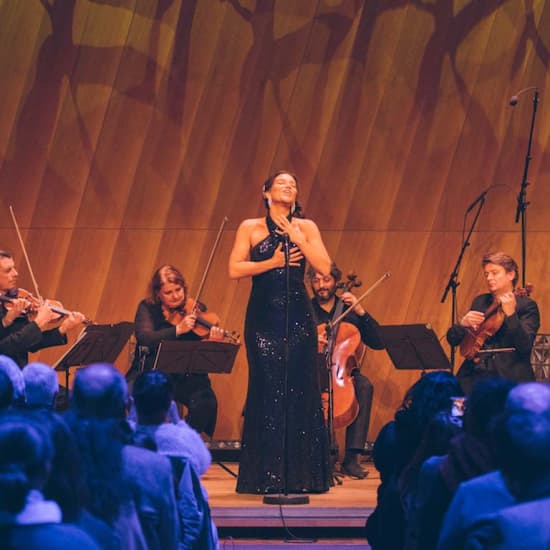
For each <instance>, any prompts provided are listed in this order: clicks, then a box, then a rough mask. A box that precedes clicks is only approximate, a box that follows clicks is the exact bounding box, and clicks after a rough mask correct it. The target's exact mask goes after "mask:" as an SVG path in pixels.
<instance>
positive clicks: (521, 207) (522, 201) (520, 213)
mask: <svg viewBox="0 0 550 550" xmlns="http://www.w3.org/2000/svg"><path fill="white" fill-rule="evenodd" d="M518 95H519V94H518ZM538 103H539V91H538V90H535V95H534V97H533V113H532V115H531V128H530V130H529V141H528V143H527V153H526V154H525V165H524V167H523V178H522V180H521V187H520V190H519V193H518V198H517V201H518V205H517V208H516V223H518V222H519V220H520V218H521V271H522V273H521V282H522V286H523V288H525V271H526V267H525V258H526V248H527V238H526V233H527V227H526V226H527V221H526V213H525V211H526V210H527V207H528V206H529V203H528V202H527V200H526V195H527V186H528V185H529V182H528V181H527V174H528V172H529V163H530V162H531V158H532V157H531V145H532V143H533V130H534V128H535V117H536V115H537V106H538Z"/></svg>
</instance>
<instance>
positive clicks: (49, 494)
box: [30, 409, 120, 550]
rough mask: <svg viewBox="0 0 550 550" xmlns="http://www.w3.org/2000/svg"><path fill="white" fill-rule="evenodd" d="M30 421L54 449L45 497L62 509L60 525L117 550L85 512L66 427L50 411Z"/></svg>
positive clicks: (110, 535) (115, 541)
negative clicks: (67, 525)
mask: <svg viewBox="0 0 550 550" xmlns="http://www.w3.org/2000/svg"><path fill="white" fill-rule="evenodd" d="M30 419H31V420H32V421H34V422H36V424H37V425H38V427H40V428H41V429H42V430H43V431H45V432H47V433H48V436H49V439H50V441H51V443H52V447H53V459H52V463H51V471H50V475H49V477H48V481H47V482H46V484H45V486H44V490H43V493H44V496H45V497H46V498H47V499H49V500H53V501H55V502H56V503H57V504H58V506H59V507H60V509H61V513H62V516H63V523H72V524H74V525H76V526H77V527H80V529H82V530H83V531H84V532H86V533H88V535H90V537H91V538H93V539H94V541H95V542H96V543H97V544H98V546H100V547H101V548H102V549H104V550H117V549H119V548H120V539H119V537H118V536H117V535H116V534H115V532H114V530H113V529H112V528H111V527H110V526H109V525H108V524H107V523H106V522H104V521H102V520H100V519H99V518H98V517H96V516H94V515H93V514H92V513H91V512H90V511H89V510H88V509H87V503H88V500H89V495H88V494H87V492H86V490H85V486H84V482H83V479H82V467H81V463H82V460H81V456H80V453H79V450H78V446H77V444H76V441H75V439H74V435H73V434H72V432H71V430H70V428H69V426H68V425H67V423H66V422H65V421H64V420H63V418H62V417H61V416H59V415H58V414H56V413H54V412H53V411H51V410H48V409H43V410H39V411H36V412H35V411H33V412H32V416H31V417H30Z"/></svg>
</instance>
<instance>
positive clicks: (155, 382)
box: [133, 371, 173, 425]
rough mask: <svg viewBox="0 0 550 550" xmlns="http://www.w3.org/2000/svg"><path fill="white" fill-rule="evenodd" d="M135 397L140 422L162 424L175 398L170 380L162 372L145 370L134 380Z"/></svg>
mask: <svg viewBox="0 0 550 550" xmlns="http://www.w3.org/2000/svg"><path fill="white" fill-rule="evenodd" d="M133 397H134V403H135V406H136V410H137V415H138V423H139V424H149V425H158V424H162V423H163V422H164V421H165V420H166V415H167V414H168V409H169V408H170V403H171V402H172V399H173V396H172V388H171V385H170V381H169V380H168V377H167V376H166V375H165V374H164V373H162V372H159V371H148V372H144V373H143V374H141V375H140V376H138V378H136V380H135V382H134V388H133Z"/></svg>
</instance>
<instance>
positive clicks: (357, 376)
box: [308, 264, 384, 479]
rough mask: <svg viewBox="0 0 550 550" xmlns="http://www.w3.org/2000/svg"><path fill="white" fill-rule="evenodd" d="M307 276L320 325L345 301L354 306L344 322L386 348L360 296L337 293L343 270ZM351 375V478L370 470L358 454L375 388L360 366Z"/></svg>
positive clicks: (347, 466)
mask: <svg viewBox="0 0 550 550" xmlns="http://www.w3.org/2000/svg"><path fill="white" fill-rule="evenodd" d="M308 277H309V281H310V284H311V289H312V291H313V298H312V299H311V301H312V305H313V310H314V312H315V316H316V318H317V324H326V323H330V322H331V321H332V320H333V319H334V313H335V311H336V309H337V306H338V303H339V302H343V303H344V304H345V308H347V307H349V306H351V305H354V306H355V307H354V308H353V310H352V311H350V313H349V314H348V315H347V316H346V317H345V319H344V320H343V321H342V322H344V321H345V322H346V323H350V324H352V325H353V326H354V327H356V328H357V330H358V331H359V334H360V335H361V341H362V342H363V344H365V345H367V346H369V347H371V348H372V349H377V350H380V349H384V344H383V343H382V341H381V340H380V337H379V336H378V322H377V321H376V320H375V319H374V318H373V317H372V316H371V315H370V314H369V313H368V312H367V311H366V310H365V308H364V307H363V306H362V305H361V304H360V303H359V302H358V301H357V297H356V296H355V295H354V294H352V293H351V292H344V293H343V294H342V295H341V296H340V297H338V296H336V289H337V283H338V282H339V281H340V279H341V278H342V272H341V271H340V270H339V269H338V267H337V266H336V265H335V264H332V267H331V270H330V274H329V275H327V276H323V275H322V274H321V273H318V272H316V271H315V270H313V269H309V270H308ZM319 339H320V343H321V344H324V343H326V337H325V336H324V334H323V332H322V331H321V332H320V333H319ZM351 377H352V380H353V387H354V390H355V396H356V398H357V402H358V405H359V413H358V415H357V417H356V418H355V420H354V421H353V422H352V423H351V424H350V425H349V426H348V427H347V428H346V443H345V445H346V448H345V454H344V459H343V461H342V466H341V472H342V473H343V474H345V475H348V476H350V477H354V478H357V479H364V478H365V477H367V474H368V471H367V470H365V469H364V468H362V467H361V465H360V464H359V456H360V454H361V452H362V451H363V449H364V448H365V443H366V440H367V433H368V430H369V422H370V412H371V407H372V398H373V393H374V388H373V385H372V383H371V381H370V380H369V379H368V378H367V377H366V376H364V375H363V374H361V372H360V370H359V366H358V367H357V368H354V369H353V370H352V372H351Z"/></svg>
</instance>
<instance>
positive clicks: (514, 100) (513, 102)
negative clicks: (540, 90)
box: [510, 86, 537, 107]
mask: <svg viewBox="0 0 550 550" xmlns="http://www.w3.org/2000/svg"><path fill="white" fill-rule="evenodd" d="M529 90H537V87H536V86H529V87H528V88H523V90H520V91H519V92H518V93H517V94H515V95H513V96H512V97H511V98H510V105H511V106H512V107H514V106H516V105H517V104H518V101H519V96H520V95H521V94H523V93H524V92H528V91H529Z"/></svg>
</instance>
